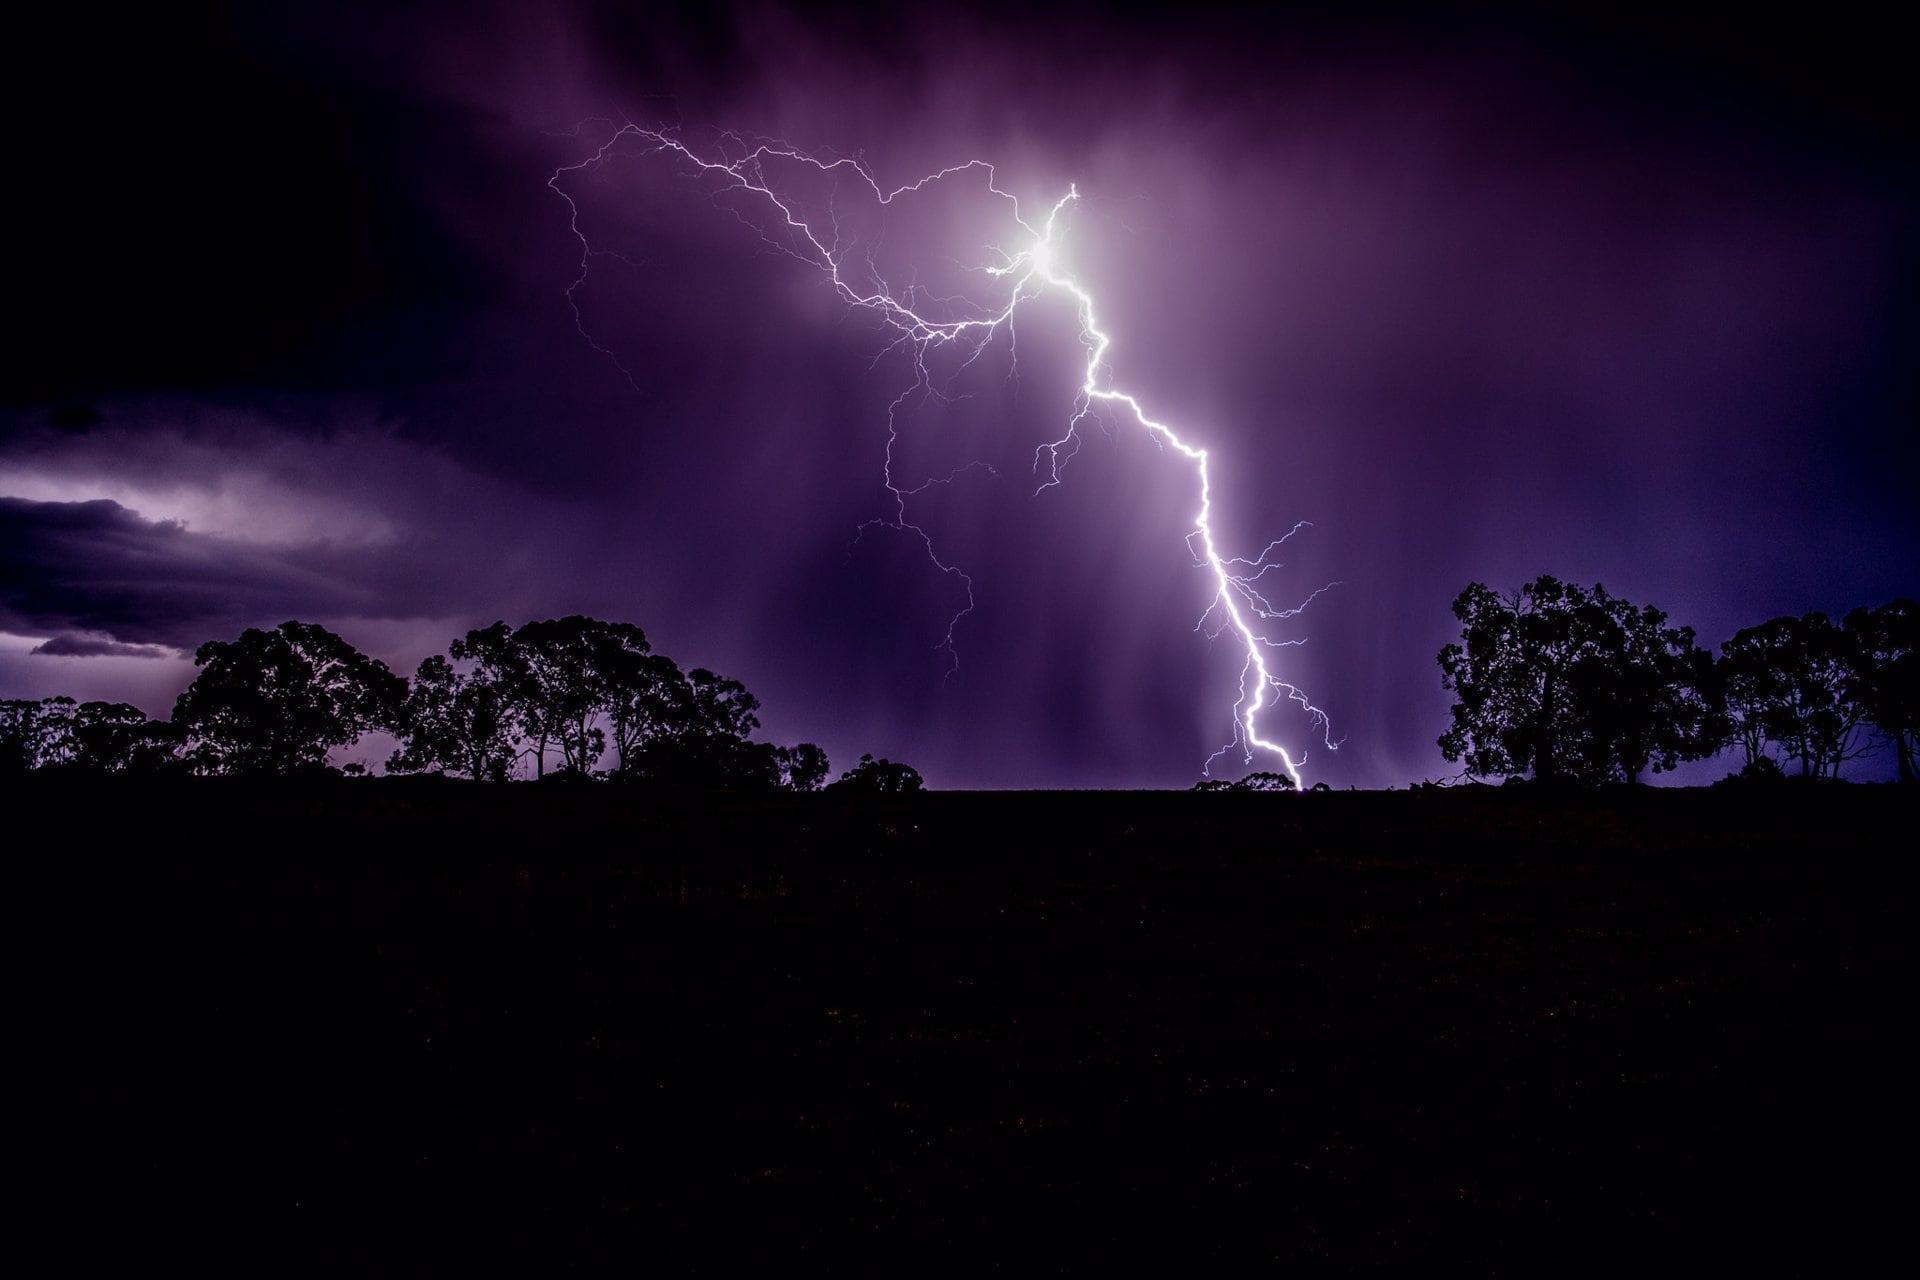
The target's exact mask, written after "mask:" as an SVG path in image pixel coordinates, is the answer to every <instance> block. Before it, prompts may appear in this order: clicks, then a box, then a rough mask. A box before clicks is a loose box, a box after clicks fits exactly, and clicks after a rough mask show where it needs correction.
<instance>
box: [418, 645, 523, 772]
mask: <svg viewBox="0 0 1920 1280" xmlns="http://www.w3.org/2000/svg"><path fill="white" fill-rule="evenodd" d="M459 645H460V642H459V641H457V640H456V641H455V642H454V646H455V647H456V648H458V647H459ZM513 713H514V707H513V703H512V700H511V697H510V696H509V691H508V690H507V688H506V687H505V685H504V684H503V683H502V682H501V681H500V680H499V679H497V678H496V676H495V673H493V672H492V671H490V670H489V669H487V668H485V667H481V668H479V669H476V670H475V671H473V672H471V673H468V674H462V673H461V672H459V671H456V670H455V669H454V666H453V664H452V663H451V662H449V661H447V659H445V658H443V657H441V656H440V655H438V654H435V655H434V656H433V657H431V658H428V659H427V660H426V661H424V662H422V663H421V664H420V666H419V669H418V670H416V671H415V672H414V675H413V683H412V686H411V687H410V688H409V689H408V690H407V700H406V703H405V706H404V707H403V709H402V712H401V716H400V726H399V732H400V735H401V737H402V739H403V742H402V744H401V747H400V749H399V750H398V751H395V752H394V753H393V755H392V757H391V758H390V759H389V760H388V761H387V772H389V773H417V772H419V771H421V770H425V769H444V770H447V771H450V772H453V773H464V774H466V775H467V776H468V777H469V778H472V779H474V780H475V781H481V782H504V781H505V780H506V779H507V777H508V775H509V774H510V773H511V772H512V770H513V762H514V761H515V760H516V759H518V758H519V754H520V752H519V740H518V737H517V735H516V733H515V729H514V718H513Z"/></svg>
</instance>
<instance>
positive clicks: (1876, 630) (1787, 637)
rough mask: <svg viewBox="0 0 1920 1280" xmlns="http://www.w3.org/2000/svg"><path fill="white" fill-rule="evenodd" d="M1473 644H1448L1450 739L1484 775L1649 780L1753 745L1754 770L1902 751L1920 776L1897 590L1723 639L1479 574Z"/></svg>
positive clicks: (1444, 654)
mask: <svg viewBox="0 0 1920 1280" xmlns="http://www.w3.org/2000/svg"><path fill="white" fill-rule="evenodd" d="M1453 612H1454V616H1455V617H1457V618H1458V619H1459V620H1460V622H1461V624H1462V631H1461V638H1460V640H1459V642H1457V643H1454V644H1449V645H1447V646H1446V647H1445V648H1444V649H1442V650H1441V651H1440V658H1439V661H1440V670H1441V686H1442V687H1443V688H1445V689H1448V690H1450V691H1452V692H1453V693H1454V695H1455V696H1456V698H1457V701H1456V702H1455V703H1454V706H1453V711H1452V724H1451V725H1450V726H1449V728H1448V729H1447V732H1446V733H1444V734H1442V735H1441V737H1440V750H1441V752H1442V754H1444V755H1445V756H1446V758H1447V759H1449V760H1457V761H1463V762H1464V763H1465V765H1466V771H1467V773H1468V774H1469V775H1472V776H1481V777H1484V776H1489V775H1506V776H1508V777H1520V776H1531V777H1533V778H1535V779H1539V780H1543V781H1563V782H1572V783H1581V784H1588V785H1592V784H1596V783H1602V782H1609V781H1621V782H1634V781H1637V780H1638V779H1639V778H1640V777H1641V776H1642V775H1643V774H1644V773H1647V772H1653V773H1659V772H1662V771H1664V770H1669V769H1672V768H1674V767H1675V766H1676V765H1678V764H1680V763H1681V762H1682V761H1687V760H1700V759H1704V758H1706V757H1708V756H1711V755H1714V754H1716V753H1718V752H1719V751H1721V750H1723V749H1728V748H1732V747H1736V746H1737V747H1738V748H1740V749H1741V750H1742V751H1743V752H1744V755H1745V766H1746V768H1745V772H1747V773H1748V774H1749V775H1750V776H1752V775H1768V774H1780V773H1783V772H1785V771H1786V769H1787V768H1788V767H1790V766H1795V765H1797V766H1798V772H1800V773H1801V774H1803V775H1804V776H1807V777H1812V778H1833V777H1838V776H1839V770H1840V766H1841V765H1842V764H1843V763H1845V762H1846V761H1848V760H1854V759H1857V758H1859V757H1860V756H1862V755H1865V754H1867V753H1868V752H1870V751H1875V750H1880V749H1887V748H1890V749H1891V750H1892V751H1893V752H1894V753H1895V757H1896V760H1897V765H1898V769H1899V776H1900V778H1901V780H1902V781H1909V782H1910V781H1913V780H1914V778H1915V776H1916V775H1915V769H1914V765H1915V761H1914V746H1915V736H1916V729H1917V727H1920V670H1916V664H1920V657H1917V656H1916V652H1917V649H1920V647H1917V646H1916V644H1915V639H1916V630H1920V606H1916V605H1915V603H1914V602H1913V601H1911V600H1895V601H1893V602H1891V603H1889V604H1885V605H1882V606H1880V607H1879V608H1877V609H1865V608H1861V609H1855V610H1853V611H1852V612H1851V613H1849V614H1848V615H1847V616H1846V619H1845V620H1844V622H1842V623H1839V624H1835V623H1834V622H1832V621H1831V620H1830V619H1828V618H1827V617H1826V615H1824V614H1820V613H1809V614H1806V615H1804V616H1801V617H1797V618H1795V617H1785V618H1775V619H1773V620H1772V621H1770V622H1765V623H1762V624H1760V625H1759V626H1756V627H1749V628H1747V629H1746V630H1743V631H1741V632H1739V633H1738V634H1736V635H1735V636H1734V637H1733V638H1732V639H1731V640H1729V641H1727V642H1726V643H1725V644H1723V645H1721V653H1720V657H1719V658H1718V659H1717V660H1716V659H1715V658H1714V656H1713V654H1712V653H1711V652H1710V651H1708V650H1704V649H1701V648H1700V647H1698V646H1697V645H1696V644H1695V643H1694V633H1693V630H1692V628H1690V627H1671V626H1668V625H1667V616H1666V614H1665V613H1663V612H1661V611H1660V610H1658V609H1655V608H1653V607H1651V606H1646V607H1639V606H1635V605H1633V604H1630V603H1628V602H1627V601H1625V600H1622V599H1620V598H1619V597H1617V596H1612V595H1609V594H1608V593H1607V591H1606V588H1605V587H1602V586H1598V585H1596V586H1594V587H1593V588H1592V589H1587V588H1584V587H1579V586H1575V585H1573V584H1571V583H1564V582H1561V581H1559V580H1558V579H1555V578H1552V577H1541V578H1537V579H1535V580H1534V581H1532V582H1530V583H1528V584H1526V585H1525V586H1523V587H1521V588H1520V589H1519V590H1518V591H1514V592H1511V593H1509V594H1507V595H1501V594H1499V593H1497V592H1495V591H1493V590H1491V589H1490V588H1488V587H1487V586H1485V585H1483V584H1481V583H1477V582H1476V583H1473V584H1471V585H1469V586H1468V587H1467V589H1466V590H1465V591H1463V592H1461V593H1460V595H1459V597H1458V598H1457V599H1455V600H1454V602H1453Z"/></svg>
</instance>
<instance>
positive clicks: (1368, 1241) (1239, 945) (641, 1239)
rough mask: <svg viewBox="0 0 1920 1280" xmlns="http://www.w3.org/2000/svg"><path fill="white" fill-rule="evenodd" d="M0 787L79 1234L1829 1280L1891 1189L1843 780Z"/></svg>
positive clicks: (720, 1265) (1892, 879)
mask: <svg viewBox="0 0 1920 1280" xmlns="http://www.w3.org/2000/svg"><path fill="white" fill-rule="evenodd" d="M7 799H8V809H9V811H10V812H11V813H12V814H13V815H14V817H15V819H16V824H15V826H14V829H15V830H16V831H22V830H26V829H29V828H28V827H27V825H25V824H27V823H30V822H31V821H32V820H34V819H35V817H36V816H37V817H39V818H40V819H41V820H43V821H45V822H47V823H49V824H51V826H50V829H51V830H53V831H55V832H65V833H67V836H68V838H67V839H65V840H63V841H58V842H56V843H55V844H53V845H52V846H51V847H49V846H47V845H46V844H44V843H39V842H32V843H30V842H28V841H26V840H21V841H17V842H15V843H14V844H13V846H12V858H11V861H12V862H13V863H14V865H15V866H16V868H20V869H21V871H22V874H21V878H20V879H19V880H17V881H16V890H17V892H18V896H17V897H16V898H15V911H16V914H17V915H18V916H19V917H20V918H21V924H20V926H19V927H20V929H21V931H22V933H23V935H24V938H25V940H26V942H27V946H26V947H25V950H24V952H23V955H24V959H23V961H22V962H21V963H22V965H23V968H22V970H21V971H20V972H19V973H18V975H17V978H18V980H19V981H20V982H21V986H22V989H23V991H24V992H25V993H26V995H25V997H24V998H25V1000H26V1001H27V1004H28V1007H29V1009H30V1010H32V1012H31V1014H30V1015H29V1016H30V1020H31V1024H30V1030H29V1031H28V1033H27V1034H25V1035H21V1036H19V1038H17V1039H16V1041H15V1044H16V1054H20V1055H25V1056H26V1057H27V1058H28V1061H29V1064H30V1067H31V1071H30V1072H29V1077H30V1078H31V1079H32V1081H33V1083H32V1084H31V1085H28V1086H18V1085H17V1086H16V1095H15V1096H16V1099H17V1100H18V1103H19V1105H21V1106H23V1107H24V1108H26V1110H27V1112H28V1114H27V1122H28V1125H27V1127H28V1128H29V1129H30V1130H36V1131H37V1130H40V1129H43V1128H44V1129H45V1130H46V1135H45V1136H46V1139H47V1140H49V1141H50V1143H51V1150H50V1152H49V1153H48V1154H47V1156H46V1161H45V1175H46V1176H45V1177H44V1179H42V1180H41V1191H40V1194H41V1195H42V1196H44V1197H45V1204H44V1206H42V1207H35V1208H34V1209H33V1210H32V1212H33V1214H35V1215H37V1216H40V1218H41V1221H42V1223H43V1224H44V1225H45V1226H46V1227H47V1228H48V1229H49V1230H52V1231H57V1232H58V1233H59V1234H60V1236H61V1237H62V1238H63V1239H64V1240H65V1241H66V1242H67V1243H66V1248H67V1250H68V1253H67V1256H68V1257H70V1258H73V1259H74V1260H76V1261H78V1260H84V1259H87V1258H90V1257H95V1256H98V1255H103V1254H106V1253H110V1252H111V1253H115V1254H122V1253H126V1252H129V1251H131V1252H134V1253H141V1254H147V1255H149V1256H151V1257H153V1258H155V1259H159V1258H163V1257H165V1258H182V1259H195V1260H198V1261H200V1262H202V1263H210V1264H214V1265H220V1264H223V1263H225V1264H237V1265H245V1266H249V1267H260V1266H264V1267H266V1268H267V1269H268V1270H278V1269H279V1268H280V1267H281V1265H282V1264H284V1263H288V1262H297V1261H302V1260H312V1259H320V1258H333V1257H338V1256H341V1255H346V1256H349V1257H358V1258H360V1259H362V1260H363V1261H365V1262H368V1263H372V1264H376V1265H379V1266H380V1267H381V1268H382V1269H387V1268H392V1267H396V1266H408V1267H411V1266H413V1265H414V1264H416V1263H422V1262H443V1261H445V1260H447V1259H449V1258H459V1257H467V1258H474V1257H479V1258H482V1259H486V1260H499V1259H502V1258H505V1257H508V1256H511V1255H512V1254H514V1253H516V1252H518V1251H519V1250H522V1249H531V1250H533V1251H534V1257H535V1258H536V1259H537V1260H539V1262H540V1264H541V1266H542V1269H543V1270H551V1269H554V1268H555V1267H556V1266H559V1265H561V1264H562V1263H564V1262H565V1261H566V1260H568V1259H572V1258H576V1257H580V1256H583V1255H589V1254H601V1255H604V1254H608V1253H612V1254H615V1255H618V1256H619V1257H621V1258H623V1259H624V1260H625V1262H626V1264H627V1265H629V1266H631V1267H634V1268H641V1269H647V1270H651V1269H664V1270H672V1271H681V1270H688V1269H694V1270H701V1271H707V1272H721V1271H724V1270H727V1269H729V1266H730V1264H732V1263H736V1262H738V1261H740V1260H742V1259H743V1258H755V1257H758V1258H780V1259H784V1260H787V1261H788V1262H792V1263H796V1264H798V1265H802V1266H806V1267H809V1268H813V1267H821V1266H828V1265H833V1266H839V1267H844V1268H847V1269H858V1268H861V1267H863V1266H868V1265H871V1264H873V1263H876V1262H887V1263H903V1264H906V1265H908V1266H913V1267H916V1268H918V1269H947V1268H953V1267H977V1266H979V1265H985V1266H988V1267H997V1268H999V1269H1004V1270H1007V1271H1023V1272H1024V1271H1033V1270H1042V1271H1099V1270H1107V1269H1110V1268H1111V1267H1112V1266H1113V1264H1116V1263H1119V1262H1137V1263H1146V1264H1150V1265H1153V1266H1155V1267H1156V1269H1158V1268H1159V1267H1161V1266H1163V1265H1165V1264H1167V1263H1179V1262H1185V1263H1188V1264H1192V1265H1194V1266H1197V1267H1203V1268H1207V1269H1217V1268H1218V1267H1219V1266H1221V1265H1222V1264H1227V1263H1244V1262H1258V1263H1268V1262H1271V1261H1274V1260H1278V1261H1280V1262H1282V1263H1288V1262H1296V1261H1314V1260H1321V1261H1325V1262H1330V1263H1331V1264H1333V1265H1334V1266H1335V1267H1338V1268H1341V1269H1368V1268H1373V1267H1377V1266H1380V1265H1396V1264H1401V1265H1408V1266H1419V1267H1421V1268H1423V1269H1426V1268H1431V1267H1433V1266H1436V1265H1440V1264H1451V1265H1452V1266H1454V1267H1456V1268H1465V1269H1472V1270H1476V1271H1482V1272H1492V1271H1500V1272H1507V1273H1541V1272H1543V1271H1547V1270H1548V1269H1549V1268H1551V1269H1552V1270H1554V1271H1569V1270H1571V1271H1586V1270H1589V1269H1597V1268H1598V1267H1600V1266H1601V1265H1603V1264H1609V1263H1620V1262H1628V1263H1639V1264H1643V1265H1646V1266H1648V1267H1650V1268H1653V1267H1657V1268H1659V1269H1661V1270H1665V1269H1667V1268H1669V1267H1671V1266H1674V1265H1690V1264H1698V1265H1707V1266H1711V1267H1713V1268H1715V1269H1716V1270H1723V1269H1728V1268H1731V1267H1735V1266H1743V1265H1744V1266H1754V1267H1758V1268H1760V1269H1762V1270H1764V1271H1766V1272H1769V1273H1782V1272H1791V1271H1796V1270H1799V1271H1806V1272H1831V1271H1837V1270H1851V1269H1853V1266H1854V1265H1855V1264H1858V1263H1860V1262H1861V1261H1863V1260H1864V1259H1865V1258H1867V1257H1870V1256H1871V1255H1872V1253H1873V1252H1875V1251H1876V1250H1878V1249H1882V1248H1887V1247H1890V1246H1896V1245H1898V1244H1899V1237H1898V1236H1897V1235H1896V1232H1897V1230H1898V1228H1899V1227H1900V1225H1901V1224H1902V1223H1903V1222H1904V1218H1905V1213H1906V1208H1905V1184H1904V1175H1903V1174H1901V1173H1899V1172H1898V1171H1899V1170H1901V1169H1903V1168H1904V1167H1905V1164H1906V1162H1907V1158H1908V1155H1909V1153H1910V1151H1911V1147H1910V1142H1911V1133H1910V1130H1909V1129H1908V1126H1907V1120H1906V1116H1907V1114H1908V1099H1909V1093H1908V1090H1909V1086H1910V1082H1909V1079H1908V1076H1909V1074H1910V1073H1909V1071H1908V1070H1907V1066H1906V1064H1907V1061H1908V1059H1907V1056H1906V1052H1907V1051H1905V1050H1903V1049H1897V1048H1896V1046H1898V1045H1899V1044H1900V1043H1901V1042H1902V1041H1903V1040H1904V1037H1905V1033H1906V1030H1907V1029H1906V1027H1905V1025H1904V1024H1905V1021H1906V1018H1907V1015H1908V1012H1909V1010H1910V1009H1911V1007H1912V1001H1911V999H1910V997H1909V993H1908V991H1907V990H1906V988H1905V986H1904V982H1903V980H1901V978H1900V977H1898V976H1897V975H1899V974H1902V973H1903V972H1904V969H1905V951H1906V948H1905V944H1904V940H1903V939H1904V933H1905V925H1906V919H1907V914H1908V908H1907V904H1906V902H1905V901H1904V898H1903V896H1902V895H1901V893H1900V891H1899V889H1898V888H1897V886H1899V885H1901V884H1903V883H1904V874H1903V873H1904V870H1905V867H1904V865H1903V863H1904V853H1903V847H1904V843H1905V840H1906V838H1907V837H1908V836H1910V834H1911V830H1912V826H1913V821H1912V820H1913V817H1914V813H1915V806H1914V804H1913V803H1912V797H1911V796H1910V795H1901V794H1896V793H1895V792H1894V790H1893V789H1892V788H1841V789H1837V790H1834V791H1804V790H1801V789H1795V788H1787V789H1783V790H1781V791H1779V792H1773V793H1765V792H1763V793H1759V794H1754V793H1745V794H1739V795H1730V794H1728V793H1727V792H1726V791H1713V792H1706V791H1694V792H1684V793H1682V792H1663V793H1654V792H1644V791H1643V792H1639V793H1634V794H1631V795H1621V796H1608V797H1602V798H1593V797H1586V798H1581V799H1572V800H1556V799H1553V798H1544V797H1539V796H1527V795H1521V794H1516V793H1515V792H1514V791H1500V792H1494V791H1488V790H1475V791H1471V792H1463V791H1425V792H1418V793H1390V794H1384V795H1383V794H1372V795H1364V794H1363V795H1347V794H1333V795H1306V796H1211V795H1186V794H1176V795H1130V794H1107V795H1092V794H1083V795H1051V796H1026V797H1009V796H976V795H933V796H927V797H923V798H921V799H919V800H917V801H915V802H913V803H900V804H894V805H886V804H872V805H868V806H866V807H859V806H849V805H848V804H846V803H843V802H839V801H836V800H833V799H831V798H826V797H804V798H802V799H803V800H805V801H806V802H805V803H798V802H790V803H786V804H773V805H759V806H755V805H742V804H727V803H696V802H690V801H686V802H676V803H663V802H660V801H657V800H655V801H648V800H642V799H638V798H635V797H632V796H631V795H626V794H622V793H620V792H617V791H615V790H613V789H610V788H593V787H586V788H569V787H551V786H548V787H534V786H531V785H522V786H518V787H513V788H507V789H486V788H478V787H471V786H464V785H460V784H454V783H436V782H432V781H412V782H407V781H388V780H379V781H358V782H354V781H341V782H336V783H333V784H325V783H322V784H317V785H307V786H300V787H291V788H287V789H266V790H254V789H245V788H238V787H231V786H218V785H200V786H176V787H172V788H160V789H149V790H141V789H134V788H124V787H123V788H112V787H100V786H95V787H81V786H74V785H52V786H49V785H41V786H37V787H24V786H13V787H11V788H10V790H9V794H8V797H7ZM1881 829H1891V830H1892V831H1893V832H1894V833H1896V834H1894V835H1891V836H1883V835H1881V834H1878V832H1879V831H1880V830H1881ZM163 838H164V840H165V843H166V844H169V845H170V844H171V842H172V841H173V840H174V839H176V838H177V839H178V840H179V841H181V847H182V848H184V850H185V852H182V853H163V852H161V851H160V850H161V849H162V847H163ZM1029 846H1031V849H1030V848H1029ZM16 1027H18V1024H17V1023H16Z"/></svg>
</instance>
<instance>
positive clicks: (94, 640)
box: [27, 635, 167, 658]
mask: <svg viewBox="0 0 1920 1280" xmlns="http://www.w3.org/2000/svg"><path fill="white" fill-rule="evenodd" d="M27 652H28V653H37V654H41V655H43V656H45V657H49V658H164V657H166V656H167V650H165V649H159V648H155V647H153V646H151V645H140V644H121V643H120V642H119V641H118V640H110V639H107V638H106V637H104V636H76V635H57V636H55V637H53V638H52V639H51V640H46V641H43V642H42V643H40V644H37V645H35V646H33V648H31V649H29V650H27Z"/></svg>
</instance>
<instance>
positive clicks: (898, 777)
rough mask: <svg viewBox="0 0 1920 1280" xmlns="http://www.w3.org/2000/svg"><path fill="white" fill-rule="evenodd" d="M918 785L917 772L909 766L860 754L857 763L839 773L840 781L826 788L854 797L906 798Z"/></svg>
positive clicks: (917, 788)
mask: <svg viewBox="0 0 1920 1280" xmlns="http://www.w3.org/2000/svg"><path fill="white" fill-rule="evenodd" d="M921 785H922V784H921V779H920V771H919V770H918V769H915V768H914V767H913V766H912V765H906V764H895V763H894V762H893V761H891V760H885V759H880V760H876V759H874V758H873V756H871V755H863V756H861V757H860V763H859V764H857V765H855V766H854V767H853V768H851V769H849V770H847V771H846V772H845V773H843V774H841V775H840V781H838V782H836V783H834V784H833V786H832V787H830V788H828V789H829V790H831V791H838V792H853V793H856V794H858V793H863V792H864V793H867V794H871V795H907V794H910V793H912V792H915V791H919V790H920V789H921Z"/></svg>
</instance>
